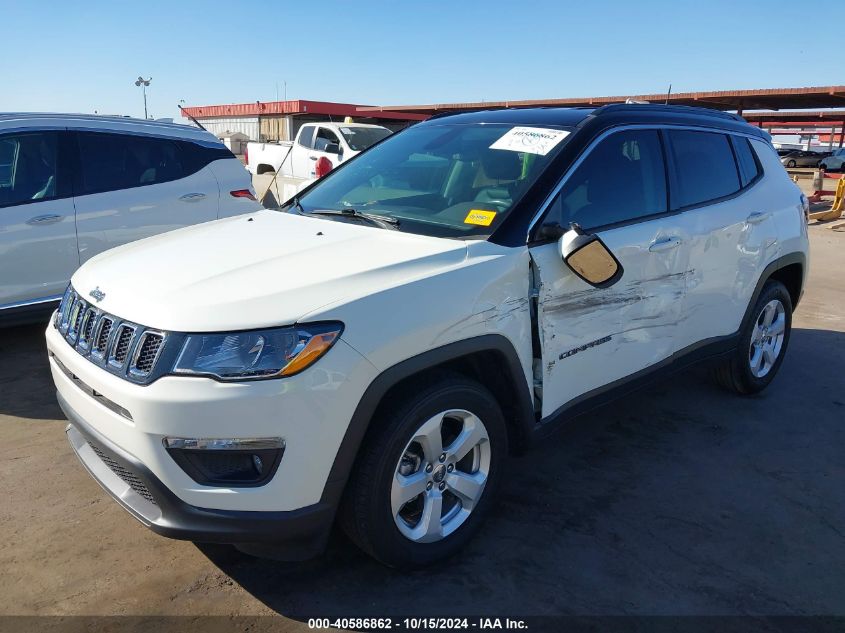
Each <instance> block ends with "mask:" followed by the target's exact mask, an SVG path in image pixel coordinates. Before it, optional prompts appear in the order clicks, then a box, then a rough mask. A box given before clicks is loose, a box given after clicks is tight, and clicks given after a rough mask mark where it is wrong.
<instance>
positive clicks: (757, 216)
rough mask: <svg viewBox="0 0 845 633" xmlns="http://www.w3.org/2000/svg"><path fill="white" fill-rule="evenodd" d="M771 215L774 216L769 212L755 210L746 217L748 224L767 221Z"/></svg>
mask: <svg viewBox="0 0 845 633" xmlns="http://www.w3.org/2000/svg"><path fill="white" fill-rule="evenodd" d="M770 217H772V214H771V213H769V212H761V211H755V212H754V213H752V214H751V215H749V216H748V217H747V218H745V221H746V222H747V223H748V224H760V222H765V221H766V220H768V219H769V218H770Z"/></svg>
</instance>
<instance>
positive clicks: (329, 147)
mask: <svg viewBox="0 0 845 633" xmlns="http://www.w3.org/2000/svg"><path fill="white" fill-rule="evenodd" d="M323 151H324V152H325V153H326V154H340V145H339V144H338V143H326V149H324V150H323Z"/></svg>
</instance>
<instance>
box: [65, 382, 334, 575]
mask: <svg viewBox="0 0 845 633" xmlns="http://www.w3.org/2000/svg"><path fill="white" fill-rule="evenodd" d="M56 396H57V398H58V401H59V406H60V407H61V408H62V411H63V412H64V413H65V416H67V419H68V420H69V421H70V424H69V425H68V427H67V435H68V439H69V441H70V444H71V446H72V447H73V450H74V452H75V453H76V456H77V457H78V458H79V460H80V461H81V462H82V465H83V466H85V468H86V469H87V470H88V472H89V473H90V474H91V476H92V477H94V479H95V480H96V481H97V482H98V483H99V484H100V485H101V486H102V487H103V489H104V490H105V491H106V492H108V493H109V494H110V495H111V496H112V497H113V498H114V499H115V501H117V502H118V503H119V504H120V505H121V506H123V508H124V509H125V510H127V511H128V512H129V513H130V514H131V515H132V516H134V517H135V518H136V519H137V520H139V521H140V522H141V523H143V524H144V525H146V526H147V527H148V528H150V529H151V530H152V531H154V532H156V533H157V534H160V535H162V536H166V537H168V538H174V539H181V540H188V541H195V542H201V543H229V544H249V543H264V544H275V545H281V546H283V549H284V550H285V551H289V552H290V556H289V558H291V559H294V558H295V559H301V558H307V557H310V556H314V555H317V554H318V553H320V552H321V551H322V550H323V548H324V547H325V543H326V541H327V539H328V535H329V532H330V530H331V525H332V522H333V520H334V514H335V507H334V506H333V505H331V504H329V503H325V502H320V503H316V504H314V505H311V506H307V507H305V508H300V509H298V510H290V511H272V512H261V511H240V510H217V509H212V508H199V507H197V506H192V505H190V504H187V503H185V502H184V501H182V500H181V499H179V498H178V497H177V496H176V495H175V494H174V493H173V492H171V491H170V490H169V489H168V488H167V487H166V486H165V485H164V484H163V483H162V482H161V480H159V479H158V478H157V477H156V476H155V475H154V474H153V473H152V472H151V471H150V470H149V468H147V467H146V466H145V465H144V464H143V463H141V462H140V461H139V460H138V459H137V458H135V457H134V456H132V455H130V454H129V453H127V452H126V451H124V450H123V449H121V448H120V447H118V446H116V445H114V444H113V443H112V442H111V441H110V440H109V439H108V438H106V437H104V436H103V435H101V434H100V433H98V432H97V431H96V430H95V429H93V428H92V427H91V426H90V425H88V424H87V423H86V422H85V421H84V420H83V419H82V418H81V417H80V416H79V415H78V414H77V413H76V411H74V410H73V408H72V407H71V406H70V404H69V403H68V402H67V400H65V399H64V398H63V397H62V395H61V393H58V392H57V394H56ZM93 447H96V450H95V448H93ZM101 455H102V456H103V457H104V458H105V459H104V458H103V457H101ZM144 493H148V495H149V496H147V494H144Z"/></svg>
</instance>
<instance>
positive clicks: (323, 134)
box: [314, 127, 340, 152]
mask: <svg viewBox="0 0 845 633" xmlns="http://www.w3.org/2000/svg"><path fill="white" fill-rule="evenodd" d="M329 143H335V144H336V145H340V140H339V139H338V138H337V134H335V133H334V132H332V131H331V130H329V129H326V128H324V127H321V128H320V129H319V130H317V138H315V139H314V149H316V150H317V151H318V152H325V151H326V146H327V145H328V144H329Z"/></svg>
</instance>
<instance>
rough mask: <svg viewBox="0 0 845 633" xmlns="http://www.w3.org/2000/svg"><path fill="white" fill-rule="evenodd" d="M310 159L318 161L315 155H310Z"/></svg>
mask: <svg viewBox="0 0 845 633" xmlns="http://www.w3.org/2000/svg"><path fill="white" fill-rule="evenodd" d="M308 158H310V159H311V160H317V157H316V156H314V155H309V156H308Z"/></svg>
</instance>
